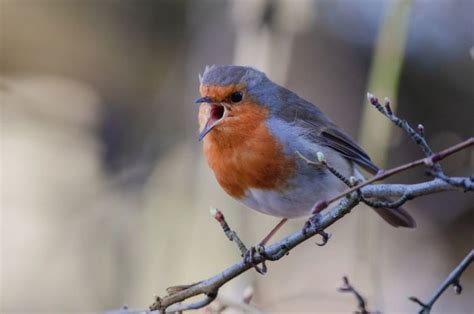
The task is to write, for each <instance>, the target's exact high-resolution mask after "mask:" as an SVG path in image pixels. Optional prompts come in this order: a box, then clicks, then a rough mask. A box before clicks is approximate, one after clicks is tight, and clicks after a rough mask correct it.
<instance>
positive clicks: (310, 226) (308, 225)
mask: <svg viewBox="0 0 474 314" xmlns="http://www.w3.org/2000/svg"><path fill="white" fill-rule="evenodd" d="M320 217H321V214H320V213H316V214H314V215H313V216H311V217H309V219H308V220H307V221H306V222H305V223H304V226H303V234H305V235H306V234H307V233H309V232H311V231H314V230H315V229H316V228H317V227H318V224H319V219H320Z"/></svg>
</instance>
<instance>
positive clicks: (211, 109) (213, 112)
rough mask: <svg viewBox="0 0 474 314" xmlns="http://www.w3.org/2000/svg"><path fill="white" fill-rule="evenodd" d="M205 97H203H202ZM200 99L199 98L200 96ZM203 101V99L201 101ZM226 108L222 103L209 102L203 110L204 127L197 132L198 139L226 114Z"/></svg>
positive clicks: (200, 139)
mask: <svg viewBox="0 0 474 314" xmlns="http://www.w3.org/2000/svg"><path fill="white" fill-rule="evenodd" d="M202 98H205V97H202ZM200 99H201V98H200ZM203 102H205V101H203ZM227 113H228V109H227V107H226V106H225V104H223V103H209V105H208V106H207V108H206V109H205V112H204V119H205V120H204V127H203V128H202V130H201V132H200V133H199V137H198V139H199V141H202V139H203V138H204V137H205V136H206V135H207V133H209V132H211V130H212V129H213V128H214V127H215V126H216V125H217V124H219V122H221V121H222V120H224V118H225V117H226V116H227Z"/></svg>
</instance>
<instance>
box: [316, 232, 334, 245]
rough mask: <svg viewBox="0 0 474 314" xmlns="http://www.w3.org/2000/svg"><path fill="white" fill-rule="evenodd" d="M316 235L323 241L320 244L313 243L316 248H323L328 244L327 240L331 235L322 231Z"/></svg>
mask: <svg viewBox="0 0 474 314" xmlns="http://www.w3.org/2000/svg"><path fill="white" fill-rule="evenodd" d="M318 234H319V235H320V236H321V238H322V240H323V241H322V242H320V243H318V242H315V244H316V245H317V246H325V245H326V244H327V243H328V241H329V239H331V234H330V233H327V232H325V231H324V230H321V231H319V232H318Z"/></svg>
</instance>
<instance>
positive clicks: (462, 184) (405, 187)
mask: <svg viewBox="0 0 474 314" xmlns="http://www.w3.org/2000/svg"><path fill="white" fill-rule="evenodd" d="M368 98H369V101H370V103H371V104H372V105H374V107H375V108H376V109H377V110H378V111H380V112H381V113H382V114H384V115H385V116H386V117H387V118H389V119H390V120H391V121H392V122H394V123H395V124H396V125H397V126H399V127H401V128H402V129H403V130H405V131H406V132H407V133H408V135H409V136H410V137H411V138H412V139H413V141H414V142H415V143H416V144H417V145H418V146H419V147H420V148H421V150H422V151H423V153H424V154H425V156H426V157H425V158H422V159H419V160H416V161H413V162H410V163H407V164H404V165H401V166H398V167H395V168H393V169H389V170H385V171H383V170H382V171H379V173H377V174H376V175H375V176H374V177H372V178H370V179H368V180H367V181H364V182H357V180H354V178H344V177H343V176H342V175H341V174H340V173H339V172H338V171H337V170H336V169H334V168H331V167H330V166H329V165H327V164H326V167H327V168H328V169H329V170H330V171H331V170H332V171H331V173H333V174H334V175H335V176H336V177H338V178H339V179H341V180H342V181H344V182H345V183H346V184H347V185H348V186H350V187H349V188H348V189H347V190H346V191H345V192H343V193H341V194H339V195H337V196H335V197H333V198H331V199H329V200H323V201H320V202H318V203H316V205H315V206H314V209H313V213H315V215H314V216H313V217H311V218H310V220H309V222H311V228H302V229H301V230H298V231H296V232H294V233H293V234H291V235H289V236H287V237H286V238H284V239H282V240H280V241H278V242H276V243H274V244H272V245H270V246H267V247H260V250H256V252H255V255H252V262H248V261H247V260H246V259H243V260H241V261H239V262H237V263H235V264H233V265H232V266H230V267H228V268H227V269H225V270H223V271H222V272H220V273H218V274H216V275H215V276H212V277H210V278H208V279H206V280H202V281H200V282H198V283H195V284H192V285H186V286H176V287H171V288H168V289H167V292H168V295H167V296H165V297H163V298H159V297H157V298H156V301H155V303H154V304H153V305H151V306H150V310H151V311H155V310H156V311H160V313H173V312H179V311H185V310H188V309H197V308H200V307H203V306H205V305H207V304H209V303H210V302H212V301H213V300H214V299H215V298H216V296H217V294H218V291H219V289H220V287H222V286H223V285H224V284H226V283H227V282H229V281H231V280H232V279H234V278H235V277H237V276H239V275H241V274H242V273H244V272H246V271H248V270H249V269H252V268H253V267H255V265H258V264H260V263H264V262H266V261H277V260H279V259H280V258H282V257H283V256H285V255H287V254H288V253H289V252H290V251H291V250H292V249H293V248H295V247H296V246H298V245H299V244H301V243H302V242H304V241H306V240H308V239H309V238H311V237H313V236H315V235H316V234H321V235H324V234H325V233H324V230H325V229H326V228H328V227H329V226H331V225H332V224H333V223H335V222H336V221H338V220H339V219H341V218H342V217H344V216H345V215H346V214H348V213H350V211H351V210H352V208H354V207H355V206H356V205H357V204H359V203H360V202H369V201H368V200H367V199H368V198H377V199H378V198H384V197H399V199H398V200H396V201H394V202H391V203H390V204H373V205H375V206H377V205H387V206H392V208H397V207H398V206H400V205H401V204H402V203H404V202H405V201H407V200H409V199H413V198H416V197H419V196H424V195H429V194H433V193H438V192H442V191H451V190H464V191H473V190H474V178H473V177H448V176H447V175H445V174H444V173H443V171H442V168H441V166H440V165H439V161H441V160H443V159H444V158H446V157H448V156H450V155H452V154H454V153H456V152H458V151H460V150H463V149H466V148H468V147H471V146H473V145H474V138H473V137H471V138H469V139H467V140H465V141H463V142H461V143H459V144H457V145H454V146H451V147H449V148H447V149H445V150H443V151H440V152H438V153H433V152H432V150H431V148H430V147H429V145H428V143H427V142H426V140H425V138H424V128H423V126H421V125H420V126H418V128H417V131H416V130H414V129H413V128H412V127H411V126H410V125H409V124H408V123H407V122H406V121H405V120H402V119H400V118H398V117H397V116H396V115H395V114H394V113H393V112H392V110H391V108H390V102H389V101H388V100H386V101H385V104H384V107H383V106H382V105H380V103H379V102H378V100H377V98H375V97H374V96H373V95H371V94H369V95H368ZM297 153H298V152H297ZM300 155H301V154H300ZM303 158H304V156H303ZM318 160H319V161H320V162H321V161H324V162H325V160H324V156H323V155H321V156H319V155H318ZM309 162H311V161H309ZM420 165H425V166H427V167H428V169H429V170H430V172H431V174H432V175H433V176H434V179H433V180H430V181H427V182H423V183H417V184H377V185H374V184H373V183H374V182H376V181H380V180H382V179H385V178H388V177H390V176H393V175H395V174H397V173H400V172H403V171H406V170H408V169H411V168H414V167H417V166H420ZM336 201H339V202H338V203H337V204H335V205H334V207H333V208H331V209H329V210H327V211H326V212H324V213H320V212H321V211H322V210H323V209H325V208H327V207H328V205H329V204H332V203H335V202H336ZM213 213H214V217H215V218H216V219H217V220H218V221H219V222H220V224H221V226H222V228H223V230H224V233H225V234H226V236H227V237H228V238H229V239H230V240H231V241H234V242H235V243H236V244H237V246H238V247H239V251H240V253H241V254H243V253H244V251H245V252H247V249H246V246H245V245H244V244H243V243H242V241H240V239H239V237H238V236H237V234H236V233H235V232H234V231H232V230H231V229H230V227H229V226H228V224H227V222H226V221H225V219H224V216H223V215H222V213H221V212H218V211H215V212H213ZM471 261H472V252H471V257H470V261H469V263H470V262H471ZM465 267H467V266H465ZM465 267H464V268H462V270H464V269H465ZM462 270H461V271H460V272H459V275H460V273H461V272H462ZM459 275H458V277H459ZM458 277H453V278H458ZM454 283H455V281H451V282H450V283H448V284H447V286H449V285H450V284H454ZM444 289H445V288H444ZM440 291H441V292H439V293H437V294H435V297H434V299H433V301H432V302H433V303H434V301H436V299H437V298H438V297H439V295H440V294H441V293H442V292H443V291H444V290H440ZM198 295H203V296H204V298H203V299H201V300H200V301H198V302H194V303H181V302H183V301H185V300H187V299H189V298H192V297H195V296H198ZM416 300H418V299H416ZM418 301H419V300H418ZM430 302H431V301H430ZM419 304H423V303H421V302H419ZM431 305H432V304H431V303H428V304H427V305H424V304H423V306H425V307H430V306H431ZM148 312H149V311H146V312H143V311H142V312H136V313H148ZM117 313H119V312H117ZM127 313H128V314H130V313H129V312H127ZM425 313H426V312H425Z"/></svg>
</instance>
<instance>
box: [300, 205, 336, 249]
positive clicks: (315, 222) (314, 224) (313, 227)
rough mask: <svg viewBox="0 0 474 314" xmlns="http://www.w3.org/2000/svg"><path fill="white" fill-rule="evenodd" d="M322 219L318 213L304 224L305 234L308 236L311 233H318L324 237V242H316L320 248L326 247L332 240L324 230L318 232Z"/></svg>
mask: <svg viewBox="0 0 474 314" xmlns="http://www.w3.org/2000/svg"><path fill="white" fill-rule="evenodd" d="M320 218H321V214H319V213H317V214H314V215H313V216H311V217H310V218H309V219H308V220H307V221H306V222H305V224H304V227H303V234H305V235H306V234H307V233H309V232H315V231H316V232H317V234H319V235H320V236H321V237H322V242H320V243H318V242H316V245H318V246H325V245H326V243H328V241H329V239H330V238H331V234H330V233H327V232H325V231H324V230H318V228H319V227H320V226H319V219H320Z"/></svg>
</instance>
